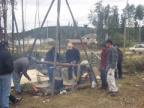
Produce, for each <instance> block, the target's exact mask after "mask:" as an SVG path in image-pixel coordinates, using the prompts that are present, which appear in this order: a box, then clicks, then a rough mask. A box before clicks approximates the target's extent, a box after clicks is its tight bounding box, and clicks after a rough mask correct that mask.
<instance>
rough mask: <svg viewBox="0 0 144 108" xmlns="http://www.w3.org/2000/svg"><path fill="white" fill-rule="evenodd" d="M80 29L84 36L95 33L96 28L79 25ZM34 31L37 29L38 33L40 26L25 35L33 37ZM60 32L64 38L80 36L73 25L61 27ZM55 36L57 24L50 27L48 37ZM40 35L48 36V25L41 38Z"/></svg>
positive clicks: (44, 28) (44, 37) (43, 29)
mask: <svg viewBox="0 0 144 108" xmlns="http://www.w3.org/2000/svg"><path fill="white" fill-rule="evenodd" d="M78 30H79V32H80V35H81V36H84V35H85V34H89V33H94V29H93V28H89V27H87V28H84V27H78ZM34 31H36V33H37V32H38V31H39V28H36V29H32V30H29V31H26V33H25V37H31V38H32V37H35V36H34ZM60 33H61V38H63V39H67V38H69V39H73V38H75V39H77V38H78V36H77V34H76V31H75V28H74V27H73V26H62V27H61V28H60ZM20 35H22V34H21V33H20ZM55 36H56V26H50V27H48V37H49V38H53V39H55ZM40 37H42V38H43V39H46V38H47V27H43V28H42V31H41V33H40V36H39V38H40Z"/></svg>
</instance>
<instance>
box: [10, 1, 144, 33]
mask: <svg viewBox="0 0 144 108" xmlns="http://www.w3.org/2000/svg"><path fill="white" fill-rule="evenodd" d="M23 1H24V15H25V18H24V20H25V29H26V30H30V29H33V28H34V24H35V12H36V0H23ZM51 1H52V0H39V16H40V23H42V21H43V19H44V16H45V14H46V12H47V10H48V8H49V6H50V3H51ZM61 1H62V3H61V15H60V23H61V26H64V25H68V22H70V23H72V20H71V16H70V13H69V11H68V8H67V5H66V3H65V0H61ZM68 1H69V4H70V7H71V9H72V12H73V14H74V17H75V19H76V21H78V25H79V26H83V25H84V24H88V22H89V21H88V18H87V17H88V14H89V11H90V10H94V7H95V6H94V4H95V3H96V2H98V1H99V0H68ZM17 2H18V3H17V6H16V10H15V15H16V19H17V22H18V26H19V31H21V30H22V23H21V22H22V19H21V0H17ZM126 2H127V0H103V5H107V4H110V5H111V6H113V5H117V6H118V8H119V11H120V12H121V11H122V9H123V8H124V7H125V6H126ZM128 2H129V4H134V5H138V4H143V5H144V0H129V1H128ZM37 19H38V18H37ZM56 19H57V0H55V3H54V5H53V7H52V9H51V11H50V14H49V15H48V18H47V22H48V25H49V26H55V25H56ZM47 22H46V23H45V25H44V26H47ZM10 23H11V15H10V14H9V16H8V30H9V31H10V30H11V24H10ZM38 26H39V25H38V20H37V24H36V27H38Z"/></svg>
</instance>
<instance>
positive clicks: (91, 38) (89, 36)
mask: <svg viewBox="0 0 144 108" xmlns="http://www.w3.org/2000/svg"><path fill="white" fill-rule="evenodd" d="M82 39H86V40H88V43H97V40H96V39H97V35H96V34H87V35H85V36H83V37H82Z"/></svg>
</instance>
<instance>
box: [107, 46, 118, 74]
mask: <svg viewBox="0 0 144 108" xmlns="http://www.w3.org/2000/svg"><path fill="white" fill-rule="evenodd" d="M117 56H118V55H117V50H116V49H115V47H114V46H111V47H110V48H109V49H108V56H107V65H106V71H108V70H109V69H110V68H111V69H116V67H117V61H118V59H117V58H118V57H117Z"/></svg>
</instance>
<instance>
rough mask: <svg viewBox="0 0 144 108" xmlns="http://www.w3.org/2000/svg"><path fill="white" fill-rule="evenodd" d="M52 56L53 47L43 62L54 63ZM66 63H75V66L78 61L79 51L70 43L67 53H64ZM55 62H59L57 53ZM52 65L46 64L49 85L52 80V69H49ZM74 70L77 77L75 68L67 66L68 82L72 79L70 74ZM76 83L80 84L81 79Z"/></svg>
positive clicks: (76, 68)
mask: <svg viewBox="0 0 144 108" xmlns="http://www.w3.org/2000/svg"><path fill="white" fill-rule="evenodd" d="M54 55H55V47H52V48H51V50H49V51H48V52H47V53H46V59H45V61H51V62H54ZM66 61H67V63H75V64H77V63H78V62H79V61H80V53H79V50H78V49H76V48H74V47H73V45H72V44H71V43H69V44H68V47H67V51H66ZM57 62H59V54H58V53H57ZM52 66H53V65H52V64H47V70H48V74H49V80H50V83H52V80H53V68H51V67H52ZM73 70H74V73H75V75H76V76H77V70H78V67H77V66H74V67H72V66H69V67H68V78H69V80H71V79H72V72H73ZM78 83H79V84H80V83H81V79H79V81H78Z"/></svg>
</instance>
